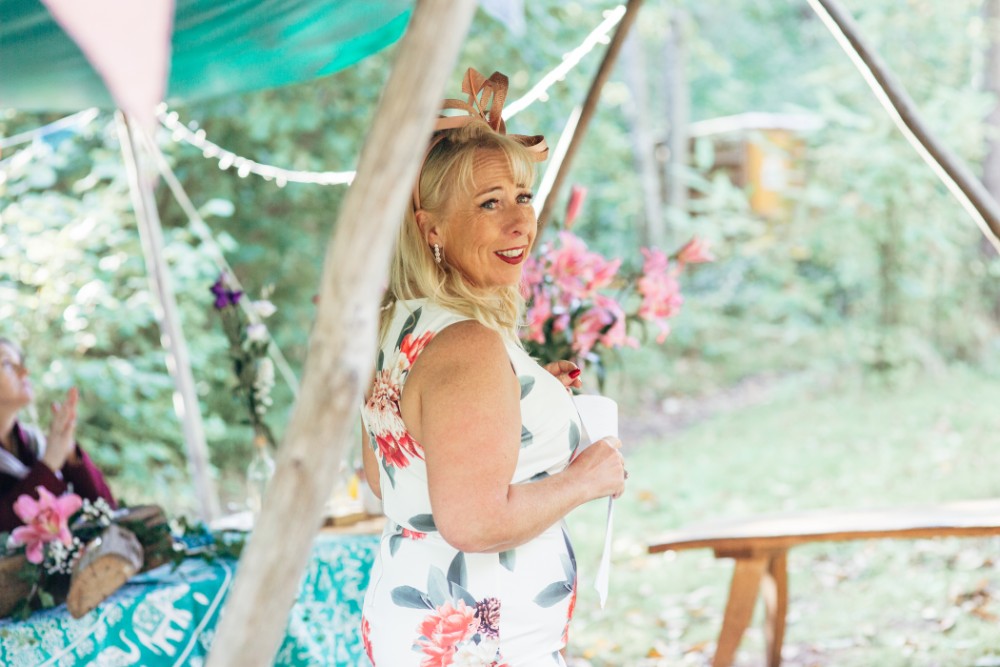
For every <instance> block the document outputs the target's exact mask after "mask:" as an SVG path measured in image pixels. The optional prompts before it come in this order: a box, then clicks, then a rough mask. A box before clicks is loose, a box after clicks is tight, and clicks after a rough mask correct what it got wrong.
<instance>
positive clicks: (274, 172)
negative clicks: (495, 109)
mask: <svg viewBox="0 0 1000 667" xmlns="http://www.w3.org/2000/svg"><path fill="white" fill-rule="evenodd" d="M623 16H625V6H624V5H618V6H617V7H615V8H614V9H611V10H608V11H607V12H606V15H605V18H604V20H603V21H602V22H601V23H600V25H598V26H597V27H596V28H594V29H593V30H592V31H591V32H590V34H588V35H587V37H586V38H585V39H584V40H583V42H581V43H580V46H578V47H576V48H575V49H573V50H572V51H569V52H568V53H566V54H565V55H564V56H563V58H562V61H561V62H560V63H559V65H557V66H556V67H554V68H553V69H552V70H551V71H550V72H549V73H548V74H546V75H545V76H543V77H542V78H541V79H540V80H539V81H538V83H536V84H535V85H534V86H533V87H532V88H531V90H529V91H528V92H527V93H526V94H525V95H524V96H522V97H520V98H518V99H517V100H514V101H513V102H511V103H510V104H508V105H507V106H506V107H505V108H504V112H503V116H504V119H509V118H511V117H512V116H514V115H515V114H517V113H519V112H521V111H523V110H524V109H526V108H527V107H528V106H529V105H531V104H533V103H535V102H537V101H543V102H544V101H546V100H547V99H548V90H549V88H551V87H552V86H553V85H555V84H556V83H558V82H560V81H564V80H565V79H566V75H567V74H568V73H569V72H570V71H571V70H572V69H573V68H575V67H576V66H577V65H579V64H580V62H581V61H582V60H583V58H584V56H586V55H587V54H588V53H590V52H591V51H593V50H594V47H596V46H597V45H598V44H607V42H608V40H609V36H608V35H609V33H610V32H611V30H612V29H614V27H615V26H616V25H618V23H619V22H621V20H622V17H623ZM157 118H159V120H160V123H161V124H162V125H163V126H164V127H165V128H166V129H168V130H170V133H171V134H170V136H171V138H172V139H173V140H174V141H175V142H184V143H186V144H188V145H190V146H193V147H194V148H196V149H198V150H200V151H201V153H202V155H203V156H205V157H206V158H208V159H215V160H218V162H219V169H223V170H229V169H235V170H236V174H237V175H238V176H240V177H241V178H246V177H247V176H249V175H250V174H254V175H256V176H260V177H261V178H263V179H264V180H266V181H273V182H274V183H275V185H277V186H278V187H279V188H281V187H284V186H285V185H287V184H288V183H315V184H319V185H348V184H350V183H351V181H353V180H354V175H355V172H354V171H301V170H292V169H283V168H281V167H275V166H272V165H267V164H262V163H260V162H256V161H254V160H251V159H249V158H245V157H242V156H240V155H237V154H236V153H233V152H232V151H229V150H226V149H225V148H223V147H222V146H219V145H218V144H216V143H214V142H212V141H210V140H209V139H208V136H207V133H206V132H205V130H204V129H202V128H200V127H199V126H198V124H197V123H196V122H194V121H189V122H188V123H187V124H184V123H182V122H181V120H180V115H179V114H178V113H177V112H176V111H171V110H170V109H169V108H168V107H167V106H166V105H165V104H163V105H160V107H159V108H158V109H157Z"/></svg>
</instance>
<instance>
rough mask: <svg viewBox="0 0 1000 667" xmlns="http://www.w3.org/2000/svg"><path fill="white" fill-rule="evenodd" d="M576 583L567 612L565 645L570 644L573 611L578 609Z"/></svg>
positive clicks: (564, 632) (564, 633)
mask: <svg viewBox="0 0 1000 667" xmlns="http://www.w3.org/2000/svg"><path fill="white" fill-rule="evenodd" d="M576 589H577V585H576V582H575V581H574V582H573V594H572V595H571V596H570V598H569V609H568V610H567V611H566V627H565V628H564V629H563V636H562V640H563V644H568V643H569V623H570V621H572V620H573V611H574V610H575V609H576Z"/></svg>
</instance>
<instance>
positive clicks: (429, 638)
mask: <svg viewBox="0 0 1000 667" xmlns="http://www.w3.org/2000/svg"><path fill="white" fill-rule="evenodd" d="M475 618H476V608H475V607H470V606H469V605H467V604H465V601H464V600H459V601H458V603H457V604H456V605H455V606H454V607H453V606H452V605H451V603H450V602H445V603H444V604H442V605H441V606H440V607H438V608H437V609H435V610H434V611H433V612H431V613H430V614H428V615H427V616H426V617H425V618H424V620H423V621H422V622H421V623H420V626H419V627H418V628H417V632H419V633H420V635H421V637H420V639H418V640H417V646H419V647H420V648H421V650H422V652H423V653H424V659H423V660H422V661H421V662H420V667H449V666H450V665H451V664H452V663H453V662H454V658H455V652H456V651H457V646H458V644H460V643H461V642H463V641H465V640H466V639H468V638H469V637H471V636H472V634H473V633H474V632H475V631H476V626H477V624H476V620H475Z"/></svg>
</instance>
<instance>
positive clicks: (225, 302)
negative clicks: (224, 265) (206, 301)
mask: <svg viewBox="0 0 1000 667" xmlns="http://www.w3.org/2000/svg"><path fill="white" fill-rule="evenodd" d="M209 289H210V290H211V291H212V294H214V295H215V304H214V305H215V309H216V310H222V309H223V308H225V307H226V306H235V305H236V304H237V303H239V301H240V297H242V296H243V292H241V291H240V290H231V289H229V287H228V286H227V285H226V274H224V273H223V274H221V275H220V276H219V279H218V280H216V281H215V284H214V285H212V286H211V287H210V288H209Z"/></svg>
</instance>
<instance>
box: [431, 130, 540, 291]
mask: <svg viewBox="0 0 1000 667" xmlns="http://www.w3.org/2000/svg"><path fill="white" fill-rule="evenodd" d="M472 181H473V183H472V188H471V190H470V191H468V192H465V191H462V190H461V189H456V192H455V193H454V194H453V195H452V196H451V200H450V201H449V202H448V203H447V204H446V205H445V207H444V211H443V212H442V214H441V215H440V216H439V217H437V218H436V219H434V220H432V221H431V222H430V228H429V230H428V234H427V238H428V240H429V242H430V243H431V245H433V244H435V243H437V244H439V245H440V246H441V254H442V255H443V261H444V262H446V263H447V264H448V265H449V266H451V267H453V268H455V269H457V270H458V271H460V272H461V273H462V275H463V276H465V278H466V280H468V281H469V282H470V283H471V284H473V285H475V286H477V287H484V288H491V287H506V286H511V285H517V284H519V283H520V281H521V270H522V268H523V266H524V261H525V260H526V259H527V258H528V253H529V252H530V251H531V246H532V244H533V243H534V241H535V233H536V232H537V230H538V223H537V221H536V219H535V209H534V208H533V207H532V205H531V197H532V194H531V189H530V186H529V184H528V183H518V182H516V181H515V177H514V173H513V171H512V169H511V165H510V162H509V161H508V158H507V156H506V155H505V154H504V153H503V152H502V151H500V150H493V149H481V150H478V151H477V152H476V155H475V157H474V159H473V176H472Z"/></svg>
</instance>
